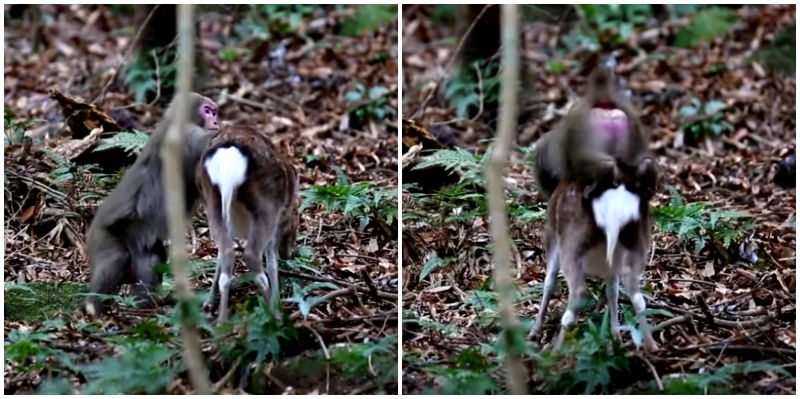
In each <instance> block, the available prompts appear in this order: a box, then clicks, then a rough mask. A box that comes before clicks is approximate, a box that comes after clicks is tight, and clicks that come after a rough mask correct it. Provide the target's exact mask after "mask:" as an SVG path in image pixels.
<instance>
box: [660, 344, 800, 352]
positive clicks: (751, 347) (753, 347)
mask: <svg viewBox="0 0 800 399" xmlns="http://www.w3.org/2000/svg"><path fill="white" fill-rule="evenodd" d="M695 349H701V348H700V347H699V346H697V345H693V346H688V347H685V348H674V350H676V351H681V352H683V351H692V350H695ZM702 349H722V350H729V349H730V350H750V351H762V352H776V353H788V354H796V353H797V350H796V349H786V348H771V347H768V346H758V345H726V344H725V343H720V342H716V343H714V344H712V345H706V346H704V347H702Z"/></svg>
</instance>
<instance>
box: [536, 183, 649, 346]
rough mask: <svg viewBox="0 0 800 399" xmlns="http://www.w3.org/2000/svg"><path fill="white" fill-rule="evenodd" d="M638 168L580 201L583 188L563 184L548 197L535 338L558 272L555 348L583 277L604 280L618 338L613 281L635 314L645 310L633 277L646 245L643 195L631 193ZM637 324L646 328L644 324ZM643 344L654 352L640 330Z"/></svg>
mask: <svg viewBox="0 0 800 399" xmlns="http://www.w3.org/2000/svg"><path fill="white" fill-rule="evenodd" d="M640 172H641V171H640V170H636V171H630V170H624V171H622V177H621V179H622V181H621V183H620V184H619V185H618V186H616V187H614V188H610V189H606V190H604V191H603V192H602V193H600V194H599V195H598V196H597V197H595V198H591V199H589V198H586V197H585V195H584V190H585V186H584V185H582V184H580V183H577V182H575V181H570V180H563V181H562V182H561V183H559V185H558V186H557V187H556V189H555V191H554V192H553V193H552V195H551V197H550V199H549V205H548V213H547V219H546V222H545V247H546V250H547V271H546V274H545V281H544V288H543V290H542V302H541V305H540V306H539V316H538V317H537V319H536V324H535V326H534V328H533V329H532V330H531V337H533V338H534V339H536V340H538V338H540V333H541V329H542V326H543V324H544V320H545V317H546V316H547V309H548V305H549V301H550V296H551V295H552V292H553V289H554V288H555V283H556V277H557V276H558V273H559V271H562V272H563V274H564V279H565V280H566V281H567V286H568V288H569V299H568V303H567V309H566V310H565V311H564V315H563V316H562V318H561V330H560V332H559V334H558V336H557V337H556V338H555V340H554V345H553V346H554V347H556V348H558V347H560V346H561V344H562V343H563V341H564V335H565V332H566V330H568V329H569V328H570V327H571V325H572V324H573V323H574V322H575V313H576V311H577V308H578V306H579V304H580V300H581V298H582V297H583V296H584V295H585V294H586V291H587V289H586V281H585V278H586V275H593V276H596V277H600V278H603V279H605V282H606V299H607V301H608V307H609V313H610V324H611V329H612V332H613V333H614V334H615V335H616V336H617V337H618V338H619V335H620V329H619V309H618V299H619V283H620V281H621V282H622V284H623V285H625V290H626V292H627V293H628V296H629V297H630V299H631V303H632V304H633V308H634V311H635V312H636V314H637V315H639V314H641V313H642V312H644V311H645V309H646V304H645V300H644V296H643V295H642V293H641V290H640V288H639V279H640V277H641V275H642V273H643V272H644V269H645V267H646V255H647V252H648V251H649V248H650V243H651V236H650V232H651V220H650V205H649V199H650V198H649V197H647V196H640V195H639V194H636V192H637V190H638V189H639V188H637V186H636V184H637V181H636V180H637V174H638V173H640ZM641 323H644V324H647V322H646V321H642V322H641ZM644 330H645V332H644V346H645V348H646V349H647V350H651V351H653V350H656V349H657V345H656V343H655V341H654V340H653V337H652V335H651V332H650V331H649V329H648V328H644Z"/></svg>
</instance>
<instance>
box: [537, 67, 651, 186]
mask: <svg viewBox="0 0 800 399" xmlns="http://www.w3.org/2000/svg"><path fill="white" fill-rule="evenodd" d="M596 110H614V111H621V113H620V112H618V114H622V113H624V119H623V120H622V121H621V122H620V123H625V124H626V126H625V130H626V132H625V133H622V134H620V135H619V136H620V137H615V133H611V132H607V131H603V129H602V128H598V127H597V126H592V124H591V123H590V115H591V113H592V112H593V111H596ZM648 143H649V135H648V132H647V130H646V129H645V127H644V126H643V125H642V123H641V121H640V119H639V113H638V112H637V111H636V108H635V107H634V106H633V104H632V103H631V101H630V99H629V98H628V97H627V96H626V94H625V92H624V91H623V90H622V88H621V87H619V82H618V78H617V76H616V75H615V74H614V72H613V70H612V69H611V68H609V67H607V66H599V67H597V68H596V69H595V70H594V71H593V72H592V74H591V75H590V76H589V82H588V87H587V89H586V94H585V95H584V97H583V98H581V99H580V100H578V101H577V103H576V104H575V105H574V106H572V107H571V108H570V110H569V111H568V113H567V115H566V116H565V117H564V119H563V120H562V121H561V122H560V123H559V124H558V125H557V126H556V127H555V129H553V131H551V132H550V133H548V134H546V135H545V136H544V137H542V138H541V139H540V140H539V142H538V143H537V144H536V149H535V153H536V164H535V168H534V173H535V176H536V180H537V182H538V185H539V191H540V192H541V193H542V194H543V196H544V197H545V198H549V197H550V195H551V193H552V192H553V190H555V188H556V187H557V186H558V184H559V183H560V182H561V181H563V180H565V179H568V180H571V181H575V182H577V183H579V184H582V185H584V186H585V188H586V190H587V194H589V193H591V194H590V196H594V193H598V192H601V191H602V190H604V189H606V188H609V187H612V186H614V185H615V184H616V183H618V182H619V181H620V179H621V176H622V169H625V168H627V169H629V170H636V171H640V172H641V173H642V174H641V175H640V176H636V178H637V179H639V180H640V182H641V184H640V186H641V189H642V190H645V191H648V192H643V193H640V194H645V195H648V196H649V195H651V194H652V191H653V190H655V184H656V178H657V171H656V170H655V162H654V161H653V159H652V157H651V155H650V154H649V152H648V148H647V146H648ZM641 165H644V166H645V167H642V168H640V166H641Z"/></svg>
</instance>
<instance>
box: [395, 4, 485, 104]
mask: <svg viewBox="0 0 800 399" xmlns="http://www.w3.org/2000/svg"><path fill="white" fill-rule="evenodd" d="M491 6H492V4H487V5H485V6H483V9H482V10H481V12H480V13H478V16H477V17H475V19H474V20H473V21H472V23H471V24H470V25H469V27H467V30H466V31H464V35H462V36H461V40H459V41H458V45H457V46H456V49H455V51H453V54H451V55H450V60H448V61H447V65H445V67H444V70H443V72H442V75H441V76H439V79H438V80H436V84H435V85H434V86H433V88H432V89H431V91H430V92H428V95H427V96H425V99H424V100H422V102H421V103H420V104H419V105H418V106H417V108H416V109H415V110H414V112H413V113H412V114H411V116H410V117H408V119H415V117H416V116H417V113H419V111H420V110H422V109H424V108H425V107H426V106H427V105H428V101H430V100H431V98H432V97H433V95H434V94H435V93H436V92H437V91H438V90H439V86H441V85H442V82H443V81H444V78H445V77H447V73H448V71H449V70H450V68H452V66H453V63H454V62H455V60H456V58H458V53H460V52H461V48H462V47H464V43H465V42H466V41H467V37H468V36H469V35H470V33H472V30H473V29H475V26H476V25H477V24H478V21H480V19H481V17H483V14H485V13H486V10H488V9H489V7H491Z"/></svg>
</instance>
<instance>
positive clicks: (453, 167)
mask: <svg viewBox="0 0 800 399" xmlns="http://www.w3.org/2000/svg"><path fill="white" fill-rule="evenodd" d="M488 153H489V152H488V151H487V152H486V154H488ZM486 159H487V156H486V155H484V156H483V157H479V156H477V155H474V154H472V153H471V152H469V151H467V150H464V149H461V148H457V149H455V150H439V151H436V152H434V153H433V154H431V155H428V156H425V157H422V159H420V162H419V163H418V164H417V165H416V166H414V168H413V169H412V170H421V169H428V168H432V167H443V168H444V169H445V170H447V171H449V172H455V173H458V174H459V176H461V181H466V182H469V183H473V184H481V185H482V184H483V167H484V163H485V160H486Z"/></svg>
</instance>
